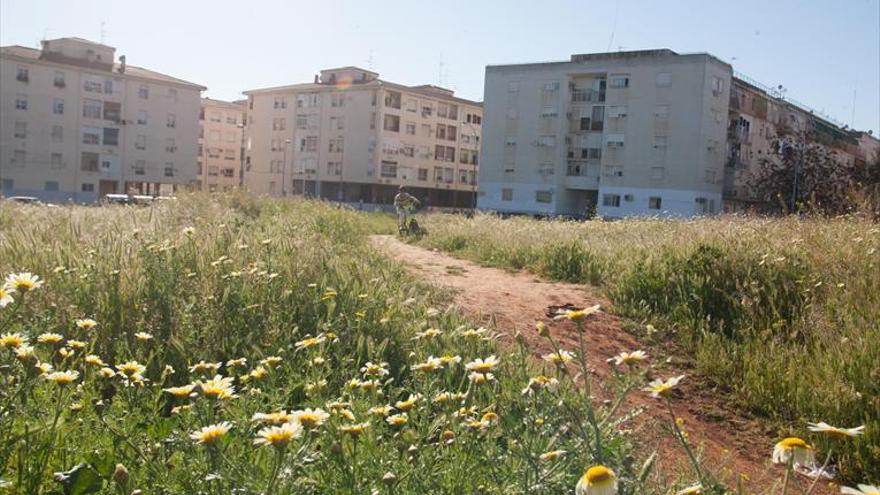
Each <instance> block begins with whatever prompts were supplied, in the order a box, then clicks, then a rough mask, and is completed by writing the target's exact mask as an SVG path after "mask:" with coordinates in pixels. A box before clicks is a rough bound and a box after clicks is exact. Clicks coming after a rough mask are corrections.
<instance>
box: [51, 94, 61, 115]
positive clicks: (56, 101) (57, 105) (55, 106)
mask: <svg viewBox="0 0 880 495" xmlns="http://www.w3.org/2000/svg"><path fill="white" fill-rule="evenodd" d="M52 113H54V114H55V115H63V114H64V99H63V98H52Z"/></svg>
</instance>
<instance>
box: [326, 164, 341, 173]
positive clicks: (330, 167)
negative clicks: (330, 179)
mask: <svg viewBox="0 0 880 495" xmlns="http://www.w3.org/2000/svg"><path fill="white" fill-rule="evenodd" d="M327 175H342V163H340V162H327Z"/></svg>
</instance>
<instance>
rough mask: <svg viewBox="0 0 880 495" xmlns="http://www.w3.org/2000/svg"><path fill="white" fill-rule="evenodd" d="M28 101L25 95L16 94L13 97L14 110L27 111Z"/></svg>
mask: <svg viewBox="0 0 880 495" xmlns="http://www.w3.org/2000/svg"><path fill="white" fill-rule="evenodd" d="M27 107H28V101H27V95H25V94H21V93H19V94H17V95H15V109H16V110H27Z"/></svg>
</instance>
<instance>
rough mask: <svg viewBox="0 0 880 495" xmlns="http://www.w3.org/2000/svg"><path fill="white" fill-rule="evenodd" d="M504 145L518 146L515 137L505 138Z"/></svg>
mask: <svg viewBox="0 0 880 495" xmlns="http://www.w3.org/2000/svg"><path fill="white" fill-rule="evenodd" d="M504 145H505V146H516V138H515V137H513V136H507V137H506V138H504Z"/></svg>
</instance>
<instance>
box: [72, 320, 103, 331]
mask: <svg viewBox="0 0 880 495" xmlns="http://www.w3.org/2000/svg"><path fill="white" fill-rule="evenodd" d="M96 326H98V322H97V321H95V320H93V319H91V318H82V319H79V320H76V328H79V329H80V330H91V329H93V328H95V327H96Z"/></svg>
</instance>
